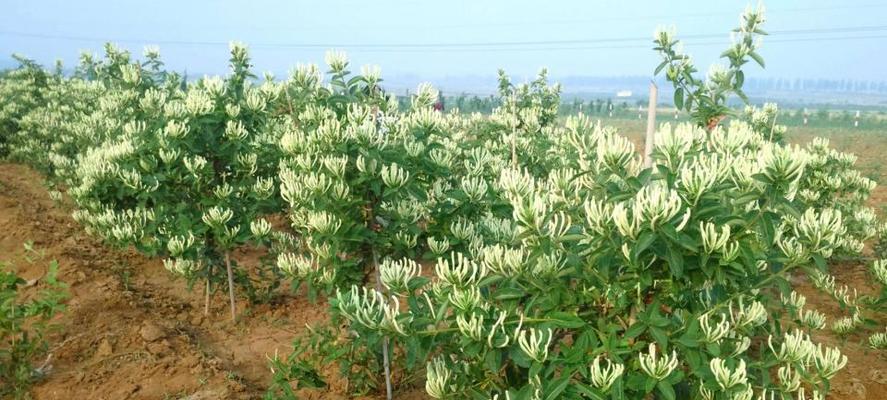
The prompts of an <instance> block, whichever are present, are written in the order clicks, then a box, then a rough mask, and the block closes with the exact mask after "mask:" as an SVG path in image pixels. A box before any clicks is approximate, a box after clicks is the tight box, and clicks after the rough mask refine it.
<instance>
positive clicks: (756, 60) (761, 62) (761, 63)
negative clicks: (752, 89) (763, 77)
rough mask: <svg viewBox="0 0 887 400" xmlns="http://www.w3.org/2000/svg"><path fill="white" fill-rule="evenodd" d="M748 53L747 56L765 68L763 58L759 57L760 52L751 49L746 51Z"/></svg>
mask: <svg viewBox="0 0 887 400" xmlns="http://www.w3.org/2000/svg"><path fill="white" fill-rule="evenodd" d="M748 55H749V57H751V58H752V59H753V60H755V62H756V63H758V65H760V66H761V68H767V67H766V66H764V58H763V57H761V55H760V54H758V53H756V52H754V51H752V52H750V53H748Z"/></svg>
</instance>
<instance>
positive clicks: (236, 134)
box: [225, 121, 249, 140]
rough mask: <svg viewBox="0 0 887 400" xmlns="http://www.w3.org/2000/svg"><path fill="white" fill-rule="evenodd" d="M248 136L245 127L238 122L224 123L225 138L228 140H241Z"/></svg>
mask: <svg viewBox="0 0 887 400" xmlns="http://www.w3.org/2000/svg"><path fill="white" fill-rule="evenodd" d="M248 134H249V132H247V130H246V127H244V126H243V123H242V122H240V121H228V122H226V123H225V137H226V138H227V139H228V140H243V139H245V138H246V136H247V135H248Z"/></svg>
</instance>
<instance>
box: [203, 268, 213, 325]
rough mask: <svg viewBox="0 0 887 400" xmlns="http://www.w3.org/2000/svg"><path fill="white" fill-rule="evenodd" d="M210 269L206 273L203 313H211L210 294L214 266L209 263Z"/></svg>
mask: <svg viewBox="0 0 887 400" xmlns="http://www.w3.org/2000/svg"><path fill="white" fill-rule="evenodd" d="M209 264H210V265H209V269H208V270H207V273H206V298H204V299H203V315H209V299H210V298H209V296H210V293H211V292H212V286H211V285H212V277H213V266H212V263H209Z"/></svg>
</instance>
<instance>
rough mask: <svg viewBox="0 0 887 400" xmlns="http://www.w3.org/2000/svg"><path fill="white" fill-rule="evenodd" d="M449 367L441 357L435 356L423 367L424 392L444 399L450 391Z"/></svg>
mask: <svg viewBox="0 0 887 400" xmlns="http://www.w3.org/2000/svg"><path fill="white" fill-rule="evenodd" d="M451 374H452V372H450V367H449V366H447V364H446V362H445V361H444V359H443V357H435V358H434V359H433V360H431V361H430V362H429V363H428V365H427V366H426V367H425V392H426V393H428V395H429V396H431V397H433V398H435V399H444V398H446V397H447V396H448V395H450V394H451V393H452V388H451V386H450V377H451V376H452V375H451Z"/></svg>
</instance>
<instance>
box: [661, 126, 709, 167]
mask: <svg viewBox="0 0 887 400" xmlns="http://www.w3.org/2000/svg"><path fill="white" fill-rule="evenodd" d="M702 134H704V132H703V131H702V130H701V128H698V127H695V126H694V125H693V124H690V123H682V124H679V125H677V126H676V127H675V129H672V128H671V124H670V123H668V122H666V123H663V124H662V125H660V126H659V130H658V131H657V134H656V141H655V143H654V145H653V149H654V151H655V152H656V156H657V158H659V161H661V162H662V164H663V165H665V166H666V167H668V168H669V169H670V170H672V171H678V169H679V168H680V167H681V163H682V162H683V160H684V159H685V158H686V154H687V153H689V152H690V150H691V149H692V148H693V145H694V142H695V139H696V137H699V136H701V135H702Z"/></svg>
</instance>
